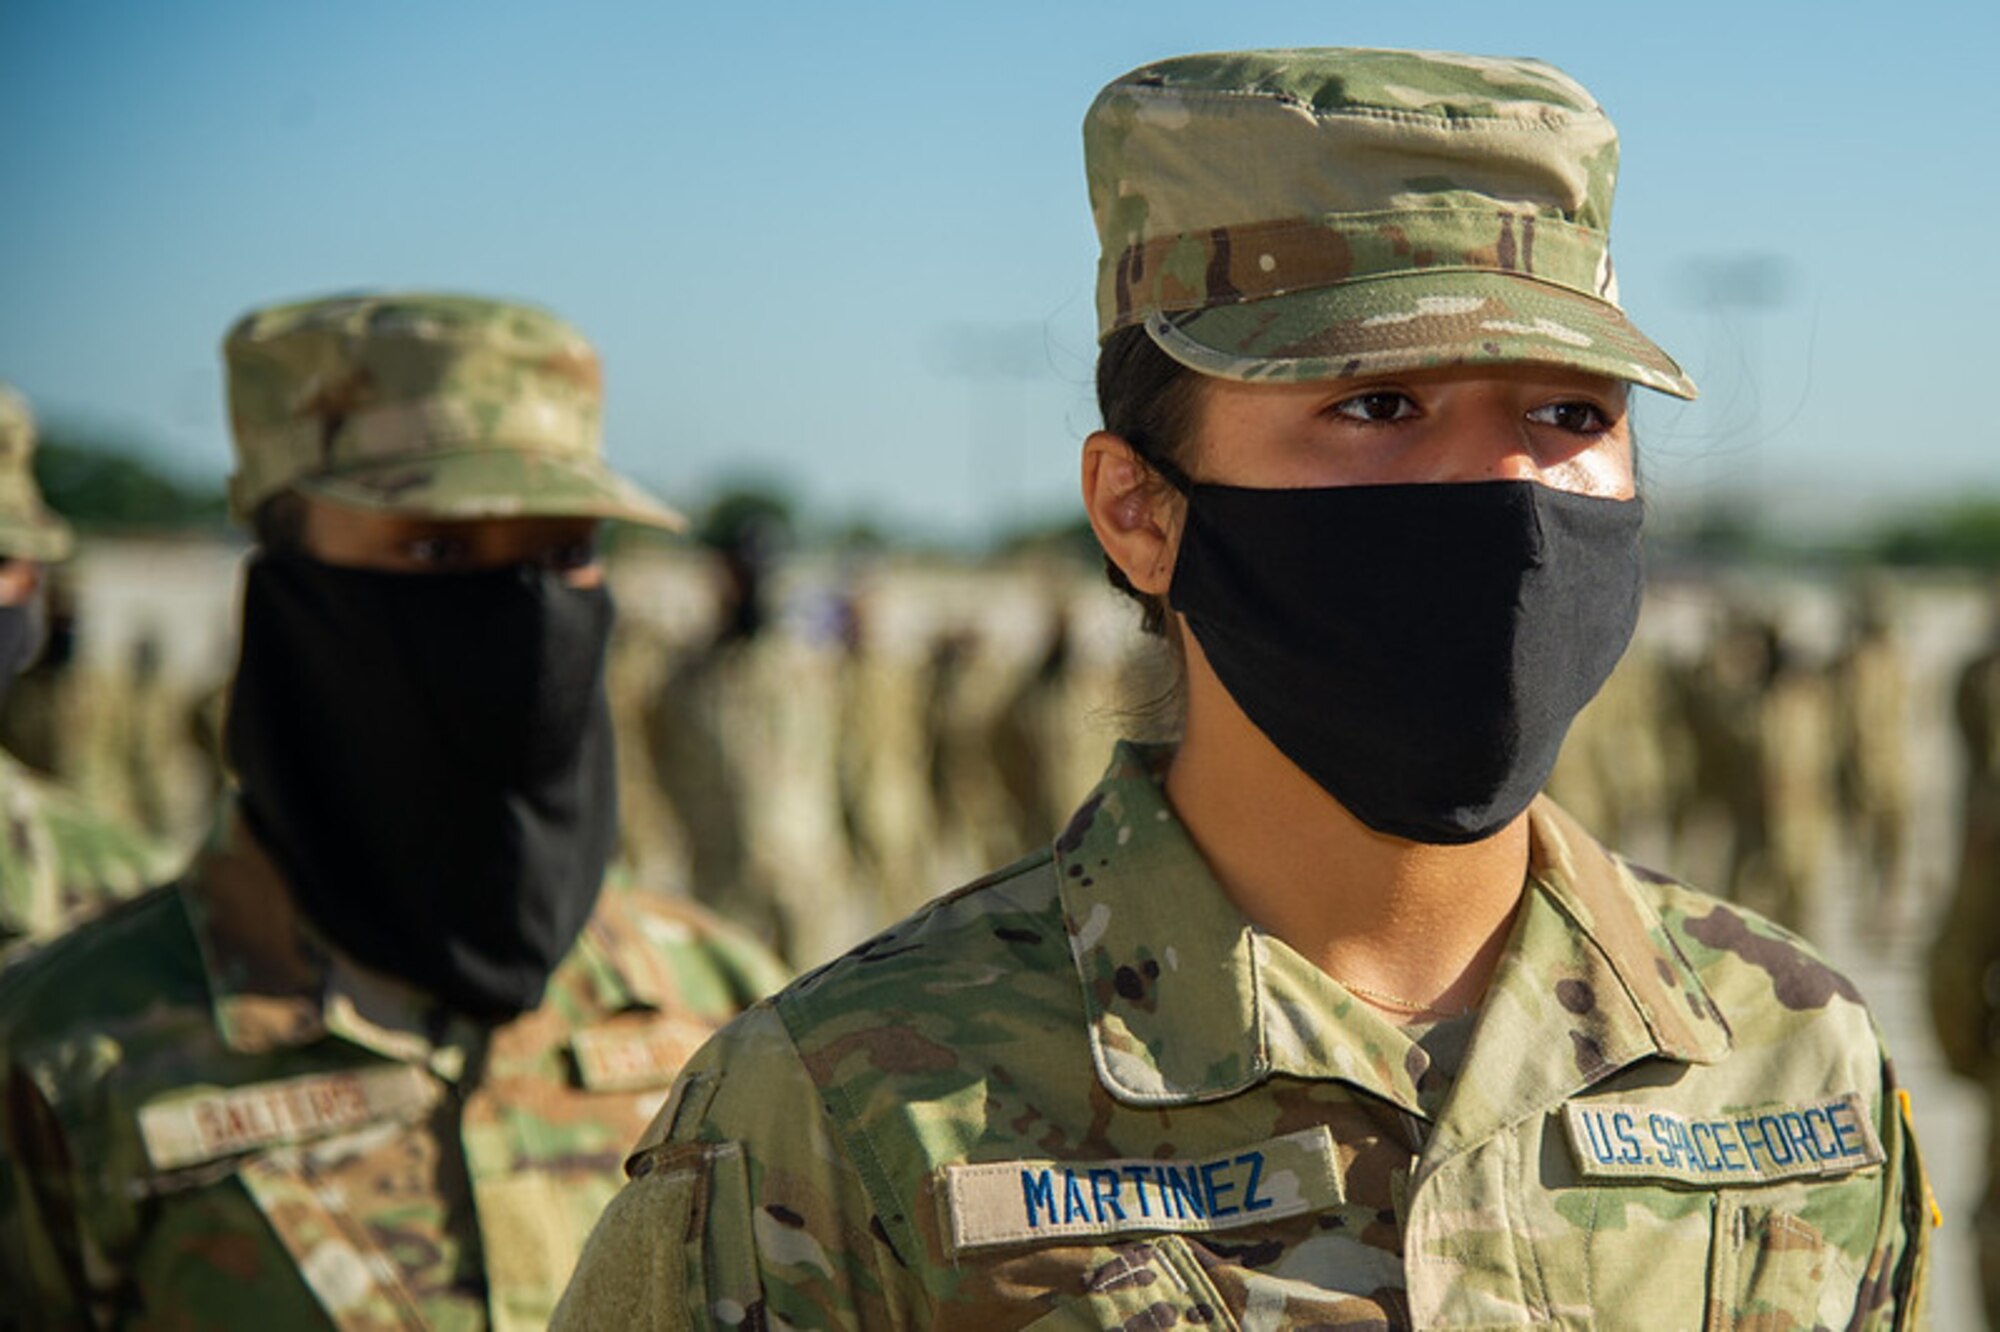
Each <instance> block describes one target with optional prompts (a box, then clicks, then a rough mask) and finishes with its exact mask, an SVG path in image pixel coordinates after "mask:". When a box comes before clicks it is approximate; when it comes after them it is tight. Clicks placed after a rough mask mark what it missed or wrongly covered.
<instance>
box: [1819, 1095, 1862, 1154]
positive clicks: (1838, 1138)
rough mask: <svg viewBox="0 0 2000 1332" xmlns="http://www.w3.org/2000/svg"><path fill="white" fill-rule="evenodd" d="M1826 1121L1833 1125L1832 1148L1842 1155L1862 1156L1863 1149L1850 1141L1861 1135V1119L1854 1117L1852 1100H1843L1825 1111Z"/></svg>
mask: <svg viewBox="0 0 2000 1332" xmlns="http://www.w3.org/2000/svg"><path fill="white" fill-rule="evenodd" d="M1826 1119H1827V1123H1829V1124H1831V1125H1832V1126H1833V1144H1834V1150H1835V1151H1837V1152H1839V1153H1840V1154H1841V1155H1842V1156H1863V1155H1866V1153H1865V1152H1864V1151H1863V1149H1862V1148H1861V1147H1860V1146H1858V1145H1856V1144H1855V1143H1853V1142H1852V1141H1850V1139H1852V1138H1856V1137H1859V1136H1860V1135H1861V1121H1860V1120H1859V1119H1857V1118H1856V1117H1855V1114H1854V1106H1853V1103H1852V1102H1843V1103H1841V1104H1840V1105H1836V1106H1834V1107H1832V1108H1831V1109H1829V1110H1828V1111H1827V1115H1826Z"/></svg>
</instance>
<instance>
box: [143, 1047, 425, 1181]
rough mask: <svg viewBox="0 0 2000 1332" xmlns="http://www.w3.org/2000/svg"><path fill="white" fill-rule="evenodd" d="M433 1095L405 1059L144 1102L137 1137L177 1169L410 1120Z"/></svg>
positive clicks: (161, 1164) (157, 1161)
mask: <svg viewBox="0 0 2000 1332" xmlns="http://www.w3.org/2000/svg"><path fill="white" fill-rule="evenodd" d="M436 1099H437V1089H436V1086H435V1084H433V1083H432V1081H431V1079H430V1078H429V1076H428V1075H426V1074H425V1073H424V1072H423V1071H422V1070H421V1069H417V1068H412V1067H410V1066H408V1065H402V1064H398V1065H394V1066H391V1067H384V1068H369V1069H359V1070H356V1071H354V1072H351V1073H313V1074H308V1075H306V1076H304V1077H298V1078H285V1079H282V1080H280V1081H277V1082H258V1083H253V1084H251V1085H249V1086H247V1087H236V1088H232V1089H231V1090H229V1091H218V1092H212V1093H209V1094H206V1095H196V1096H184V1097H180V1098H178V1099H175V1100H170V1101H164V1102H159V1103H156V1104H153V1105H148V1106H145V1107H143V1108H142V1109H141V1110H140V1111H139V1137H140V1139H141V1140H142V1141H143V1142H144V1143H145V1145H146V1158H147V1159H148V1160H149V1161H151V1162H152V1163H153V1168H154V1169H155V1170H174V1169H178V1168H179V1167H181V1166H187V1165H196V1164H199V1163H201V1162H204V1161H213V1160H216V1159H218V1158H220V1157H224V1156H235V1155H238V1154H239V1153H242V1152H249V1151H255V1150H257V1149H258V1148H260V1147H272V1146H276V1145H277V1144H279V1143H294V1142H304V1141H306V1140H308V1139H311V1138H319V1137H324V1136H326V1135H327V1134H330V1133H338V1132H340V1131H342V1130H343V1129H352V1128H360V1127H361V1126H362V1125H364V1124H371V1123H374V1122H375V1121H377V1120H382V1119H403V1118H409V1117H412V1116H414V1115H417V1114H420V1113H422V1112H423V1111H425V1110H427V1109H429V1108H430V1106H431V1105H432V1104H433V1103H434V1102H435V1101H436Z"/></svg>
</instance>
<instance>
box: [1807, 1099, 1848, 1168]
mask: <svg viewBox="0 0 2000 1332" xmlns="http://www.w3.org/2000/svg"><path fill="white" fill-rule="evenodd" d="M1804 1117H1805V1121H1806V1136H1807V1137H1809V1138H1811V1139H1812V1145H1813V1159H1814V1160H1817V1161H1825V1160H1827V1159H1829V1158H1831V1157H1835V1156H1838V1155H1840V1145H1839V1143H1838V1142H1833V1143H1828V1142H1823V1141H1821V1139H1820V1136H1819V1126H1818V1125H1817V1124H1815V1123H1814V1122H1813V1121H1814V1120H1815V1119H1818V1120H1821V1121H1823V1122H1824V1123H1825V1124H1826V1133H1827V1137H1829V1138H1830V1137H1832V1136H1833V1120H1832V1119H1830V1118H1828V1116H1827V1113H1826V1111H1825V1110H1823V1109H1822V1108H1820V1107H1819V1106H1813V1107H1812V1108H1811V1109H1809V1110H1807V1111H1806V1112H1805V1116H1804Z"/></svg>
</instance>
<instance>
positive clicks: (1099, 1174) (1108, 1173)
mask: <svg viewBox="0 0 2000 1332" xmlns="http://www.w3.org/2000/svg"><path fill="white" fill-rule="evenodd" d="M1090 1206H1091V1209H1092V1210H1093V1211H1095V1212H1096V1213H1097V1219H1098V1221H1099V1222H1102V1221H1103V1220H1104V1215H1105V1213H1106V1212H1109V1213H1110V1214H1111V1215H1112V1216H1115V1217H1117V1218H1118V1219H1119V1220H1120V1221H1123V1220H1124V1219H1125V1204H1124V1203H1121V1202H1119V1201H1118V1172H1117V1171H1116V1170H1103V1169H1097V1170H1092V1171H1091V1172H1090Z"/></svg>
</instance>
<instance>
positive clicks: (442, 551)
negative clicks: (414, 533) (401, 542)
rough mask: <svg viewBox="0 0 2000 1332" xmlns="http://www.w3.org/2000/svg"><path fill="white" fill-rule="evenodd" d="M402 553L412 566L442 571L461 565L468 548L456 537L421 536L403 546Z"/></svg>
mask: <svg viewBox="0 0 2000 1332" xmlns="http://www.w3.org/2000/svg"><path fill="white" fill-rule="evenodd" d="M403 553H404V554H405V555H407V556H408V557H409V559H410V562H411V563H413V564H421V565H424V566H427V567H430V568H440V569H442V568H449V567H451V566H452V565H455V564H463V563H464V562H465V559H466V556H467V555H468V554H469V553H470V547H468V546H467V545H466V543H465V542H464V541H461V540H460V539H459V538H457V537H448V536H421V537H418V538H416V539H415V540H414V541H411V542H410V543H409V544H408V545H406V546H404V547H403Z"/></svg>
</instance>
